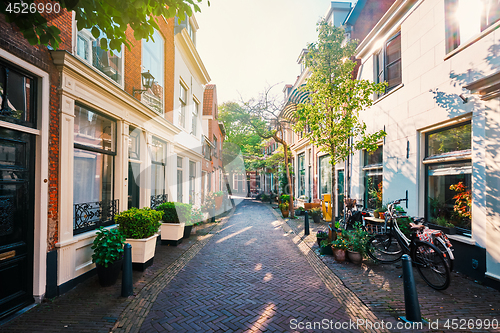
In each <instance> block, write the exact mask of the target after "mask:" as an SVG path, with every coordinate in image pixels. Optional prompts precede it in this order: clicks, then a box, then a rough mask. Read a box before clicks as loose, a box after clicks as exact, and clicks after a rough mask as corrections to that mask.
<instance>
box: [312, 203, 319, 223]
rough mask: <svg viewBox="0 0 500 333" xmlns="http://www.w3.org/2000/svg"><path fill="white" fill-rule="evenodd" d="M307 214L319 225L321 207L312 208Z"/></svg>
mask: <svg viewBox="0 0 500 333" xmlns="http://www.w3.org/2000/svg"><path fill="white" fill-rule="evenodd" d="M309 212H310V213H311V217H312V219H313V221H314V222H316V223H319V222H320V220H321V207H316V208H312V209H311V210H310V211H309Z"/></svg>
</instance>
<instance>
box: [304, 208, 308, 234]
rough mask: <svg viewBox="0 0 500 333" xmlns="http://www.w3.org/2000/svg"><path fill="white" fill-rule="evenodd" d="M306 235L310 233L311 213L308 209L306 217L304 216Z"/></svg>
mask: <svg viewBox="0 0 500 333" xmlns="http://www.w3.org/2000/svg"><path fill="white" fill-rule="evenodd" d="M304 235H306V236H308V235H309V213H308V212H307V210H306V217H304Z"/></svg>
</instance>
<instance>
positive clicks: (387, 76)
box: [373, 31, 402, 97]
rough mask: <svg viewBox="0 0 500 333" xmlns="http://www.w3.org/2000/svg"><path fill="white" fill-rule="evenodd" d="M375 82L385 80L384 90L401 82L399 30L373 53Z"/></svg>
mask: <svg viewBox="0 0 500 333" xmlns="http://www.w3.org/2000/svg"><path fill="white" fill-rule="evenodd" d="M373 59H374V70H375V82H376V83H381V82H387V87H386V89H385V92H384V93H382V94H380V95H378V96H377V97H380V96H381V95H383V94H385V93H387V92H389V91H390V90H391V89H393V88H395V87H397V86H398V85H400V84H401V82H402V71H401V70H402V67H401V32H399V31H398V32H397V33H396V34H394V35H393V36H391V37H390V38H389V39H388V40H387V41H386V42H385V43H384V47H383V48H382V49H381V50H380V51H379V52H378V53H376V54H375V55H374V57H373Z"/></svg>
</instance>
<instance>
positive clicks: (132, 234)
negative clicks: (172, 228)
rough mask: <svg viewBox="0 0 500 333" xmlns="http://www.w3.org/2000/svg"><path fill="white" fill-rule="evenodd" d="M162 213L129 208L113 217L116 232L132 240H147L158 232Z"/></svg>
mask: <svg viewBox="0 0 500 333" xmlns="http://www.w3.org/2000/svg"><path fill="white" fill-rule="evenodd" d="M162 216H163V213H162V212H158V211H156V210H153V209H150V208H147V207H146V208H142V209H137V208H135V207H134V208H130V209H129V210H126V211H123V212H121V213H120V214H118V215H116V216H115V222H116V223H117V224H118V225H119V226H118V230H120V232H121V233H122V234H123V235H124V236H125V237H126V238H133V239H142V238H149V237H151V236H153V235H154V234H155V233H157V232H158V228H159V227H160V224H161V223H160V219H161V218H162Z"/></svg>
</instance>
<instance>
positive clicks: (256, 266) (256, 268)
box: [254, 264, 262, 271]
mask: <svg viewBox="0 0 500 333" xmlns="http://www.w3.org/2000/svg"><path fill="white" fill-rule="evenodd" d="M261 269H262V264H257V265H255V269H254V270H256V271H260V270H261Z"/></svg>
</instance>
